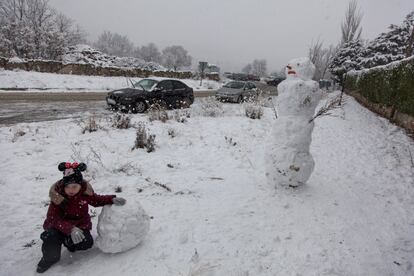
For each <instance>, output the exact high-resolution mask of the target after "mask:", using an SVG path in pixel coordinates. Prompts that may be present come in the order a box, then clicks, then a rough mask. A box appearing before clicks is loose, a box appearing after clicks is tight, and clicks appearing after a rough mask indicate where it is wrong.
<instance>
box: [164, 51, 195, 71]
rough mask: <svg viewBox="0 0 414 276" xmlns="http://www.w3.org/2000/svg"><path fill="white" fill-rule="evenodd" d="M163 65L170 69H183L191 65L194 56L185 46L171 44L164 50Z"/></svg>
mask: <svg viewBox="0 0 414 276" xmlns="http://www.w3.org/2000/svg"><path fill="white" fill-rule="evenodd" d="M162 60H163V65H164V66H165V67H167V68H169V69H174V71H177V70H178V69H182V68H185V67H189V66H191V61H192V58H191V56H189V55H188V52H187V50H185V49H184V48H183V46H177V45H175V46H169V47H166V48H165V49H164V50H162Z"/></svg>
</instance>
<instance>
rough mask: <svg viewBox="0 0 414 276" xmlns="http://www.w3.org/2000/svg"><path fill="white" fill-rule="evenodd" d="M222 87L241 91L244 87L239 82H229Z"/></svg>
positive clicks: (242, 83)
mask: <svg viewBox="0 0 414 276" xmlns="http://www.w3.org/2000/svg"><path fill="white" fill-rule="evenodd" d="M224 87H227V88H233V89H241V88H243V87H244V82H239V81H231V82H229V83H226V84H225V85H224Z"/></svg>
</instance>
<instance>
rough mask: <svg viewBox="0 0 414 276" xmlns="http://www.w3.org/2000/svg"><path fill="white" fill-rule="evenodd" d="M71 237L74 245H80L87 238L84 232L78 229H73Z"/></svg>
mask: <svg viewBox="0 0 414 276" xmlns="http://www.w3.org/2000/svg"><path fill="white" fill-rule="evenodd" d="M70 237H71V238H72V241H73V244H78V243H80V242H81V241H83V239H84V238H85V235H84V234H83V231H82V230H81V229H79V228H78V227H76V226H75V227H73V228H72V231H71V232H70Z"/></svg>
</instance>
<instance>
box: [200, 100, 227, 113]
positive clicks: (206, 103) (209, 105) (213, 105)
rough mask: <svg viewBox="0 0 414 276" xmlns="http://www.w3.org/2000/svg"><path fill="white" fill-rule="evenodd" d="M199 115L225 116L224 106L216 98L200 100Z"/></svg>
mask: <svg viewBox="0 0 414 276" xmlns="http://www.w3.org/2000/svg"><path fill="white" fill-rule="evenodd" d="M199 107H200V111H199V113H200V114H199V115H201V116H205V117H219V116H222V115H223V114H224V109H223V104H222V103H221V102H219V101H217V100H216V99H215V98H214V97H206V98H202V99H201V100H200V104H199Z"/></svg>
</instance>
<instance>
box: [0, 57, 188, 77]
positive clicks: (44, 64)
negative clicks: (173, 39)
mask: <svg viewBox="0 0 414 276" xmlns="http://www.w3.org/2000/svg"><path fill="white" fill-rule="evenodd" d="M0 68H4V69H6V70H15V69H20V70H24V71H35V72H42V73H56V74H73V75H84V76H105V77H131V78H132V77H133V78H146V77H149V76H156V77H165V78H177V79H190V78H192V77H193V74H192V73H191V72H173V71H148V70H141V69H139V68H119V67H96V66H94V65H92V64H77V63H76V64H75V63H74V64H63V63H61V62H58V61H44V60H28V61H24V62H9V60H8V59H6V58H3V57H0Z"/></svg>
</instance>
